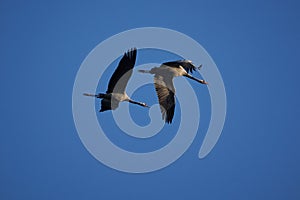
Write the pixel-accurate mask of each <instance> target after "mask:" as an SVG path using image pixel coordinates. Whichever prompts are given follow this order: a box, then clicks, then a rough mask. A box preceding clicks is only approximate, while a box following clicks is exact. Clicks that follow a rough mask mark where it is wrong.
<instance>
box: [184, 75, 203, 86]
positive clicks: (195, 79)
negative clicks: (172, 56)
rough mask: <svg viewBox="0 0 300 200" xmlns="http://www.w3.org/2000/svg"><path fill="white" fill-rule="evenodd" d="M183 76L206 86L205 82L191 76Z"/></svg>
mask: <svg viewBox="0 0 300 200" xmlns="http://www.w3.org/2000/svg"><path fill="white" fill-rule="evenodd" d="M184 76H185V77H188V78H190V79H192V80H194V81H197V82H198V83H201V84H207V82H205V80H201V79H197V78H195V77H193V76H192V75H190V74H185V75H184Z"/></svg>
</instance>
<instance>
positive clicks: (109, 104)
mask: <svg viewBox="0 0 300 200" xmlns="http://www.w3.org/2000/svg"><path fill="white" fill-rule="evenodd" d="M118 106H119V101H116V100H115V99H111V98H110V99H102V100H101V110H100V111H99V112H103V111H107V110H115V109H116V108H118Z"/></svg>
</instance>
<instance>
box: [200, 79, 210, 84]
mask: <svg viewBox="0 0 300 200" xmlns="http://www.w3.org/2000/svg"><path fill="white" fill-rule="evenodd" d="M199 83H202V84H205V85H208V83H207V82H206V81H205V80H199Z"/></svg>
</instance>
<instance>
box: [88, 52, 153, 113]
mask: <svg viewBox="0 0 300 200" xmlns="http://www.w3.org/2000/svg"><path fill="white" fill-rule="evenodd" d="M136 55H137V50H136V48H133V49H131V50H128V51H127V52H126V53H124V56H123V57H122V58H121V60H120V62H119V64H118V67H117V68H116V70H115V71H114V73H113V75H112V76H111V78H110V80H109V83H108V87H107V90H106V93H105V94H104V93H99V94H97V95H94V94H87V93H84V95H85V96H92V97H96V98H100V99H102V100H101V109H100V112H104V111H107V110H115V109H116V108H118V106H119V103H120V102H122V101H128V102H129V103H133V104H137V105H140V106H143V107H148V106H147V104H145V103H143V102H137V101H134V100H132V99H130V98H129V97H128V95H127V94H126V92H125V89H126V86H127V83H128V81H129V79H130V77H131V75H132V69H133V67H134V65H135V61H136Z"/></svg>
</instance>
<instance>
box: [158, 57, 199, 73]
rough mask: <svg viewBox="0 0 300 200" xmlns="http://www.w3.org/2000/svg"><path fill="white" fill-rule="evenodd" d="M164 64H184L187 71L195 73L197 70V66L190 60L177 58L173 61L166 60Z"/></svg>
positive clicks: (176, 65)
mask: <svg viewBox="0 0 300 200" xmlns="http://www.w3.org/2000/svg"><path fill="white" fill-rule="evenodd" d="M163 65H166V66H169V67H175V68H179V66H182V67H183V68H184V69H185V71H186V72H187V73H190V72H191V73H193V71H196V69H197V67H196V66H195V65H194V64H193V63H192V62H191V61H189V60H177V61H172V62H165V63H163Z"/></svg>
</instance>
